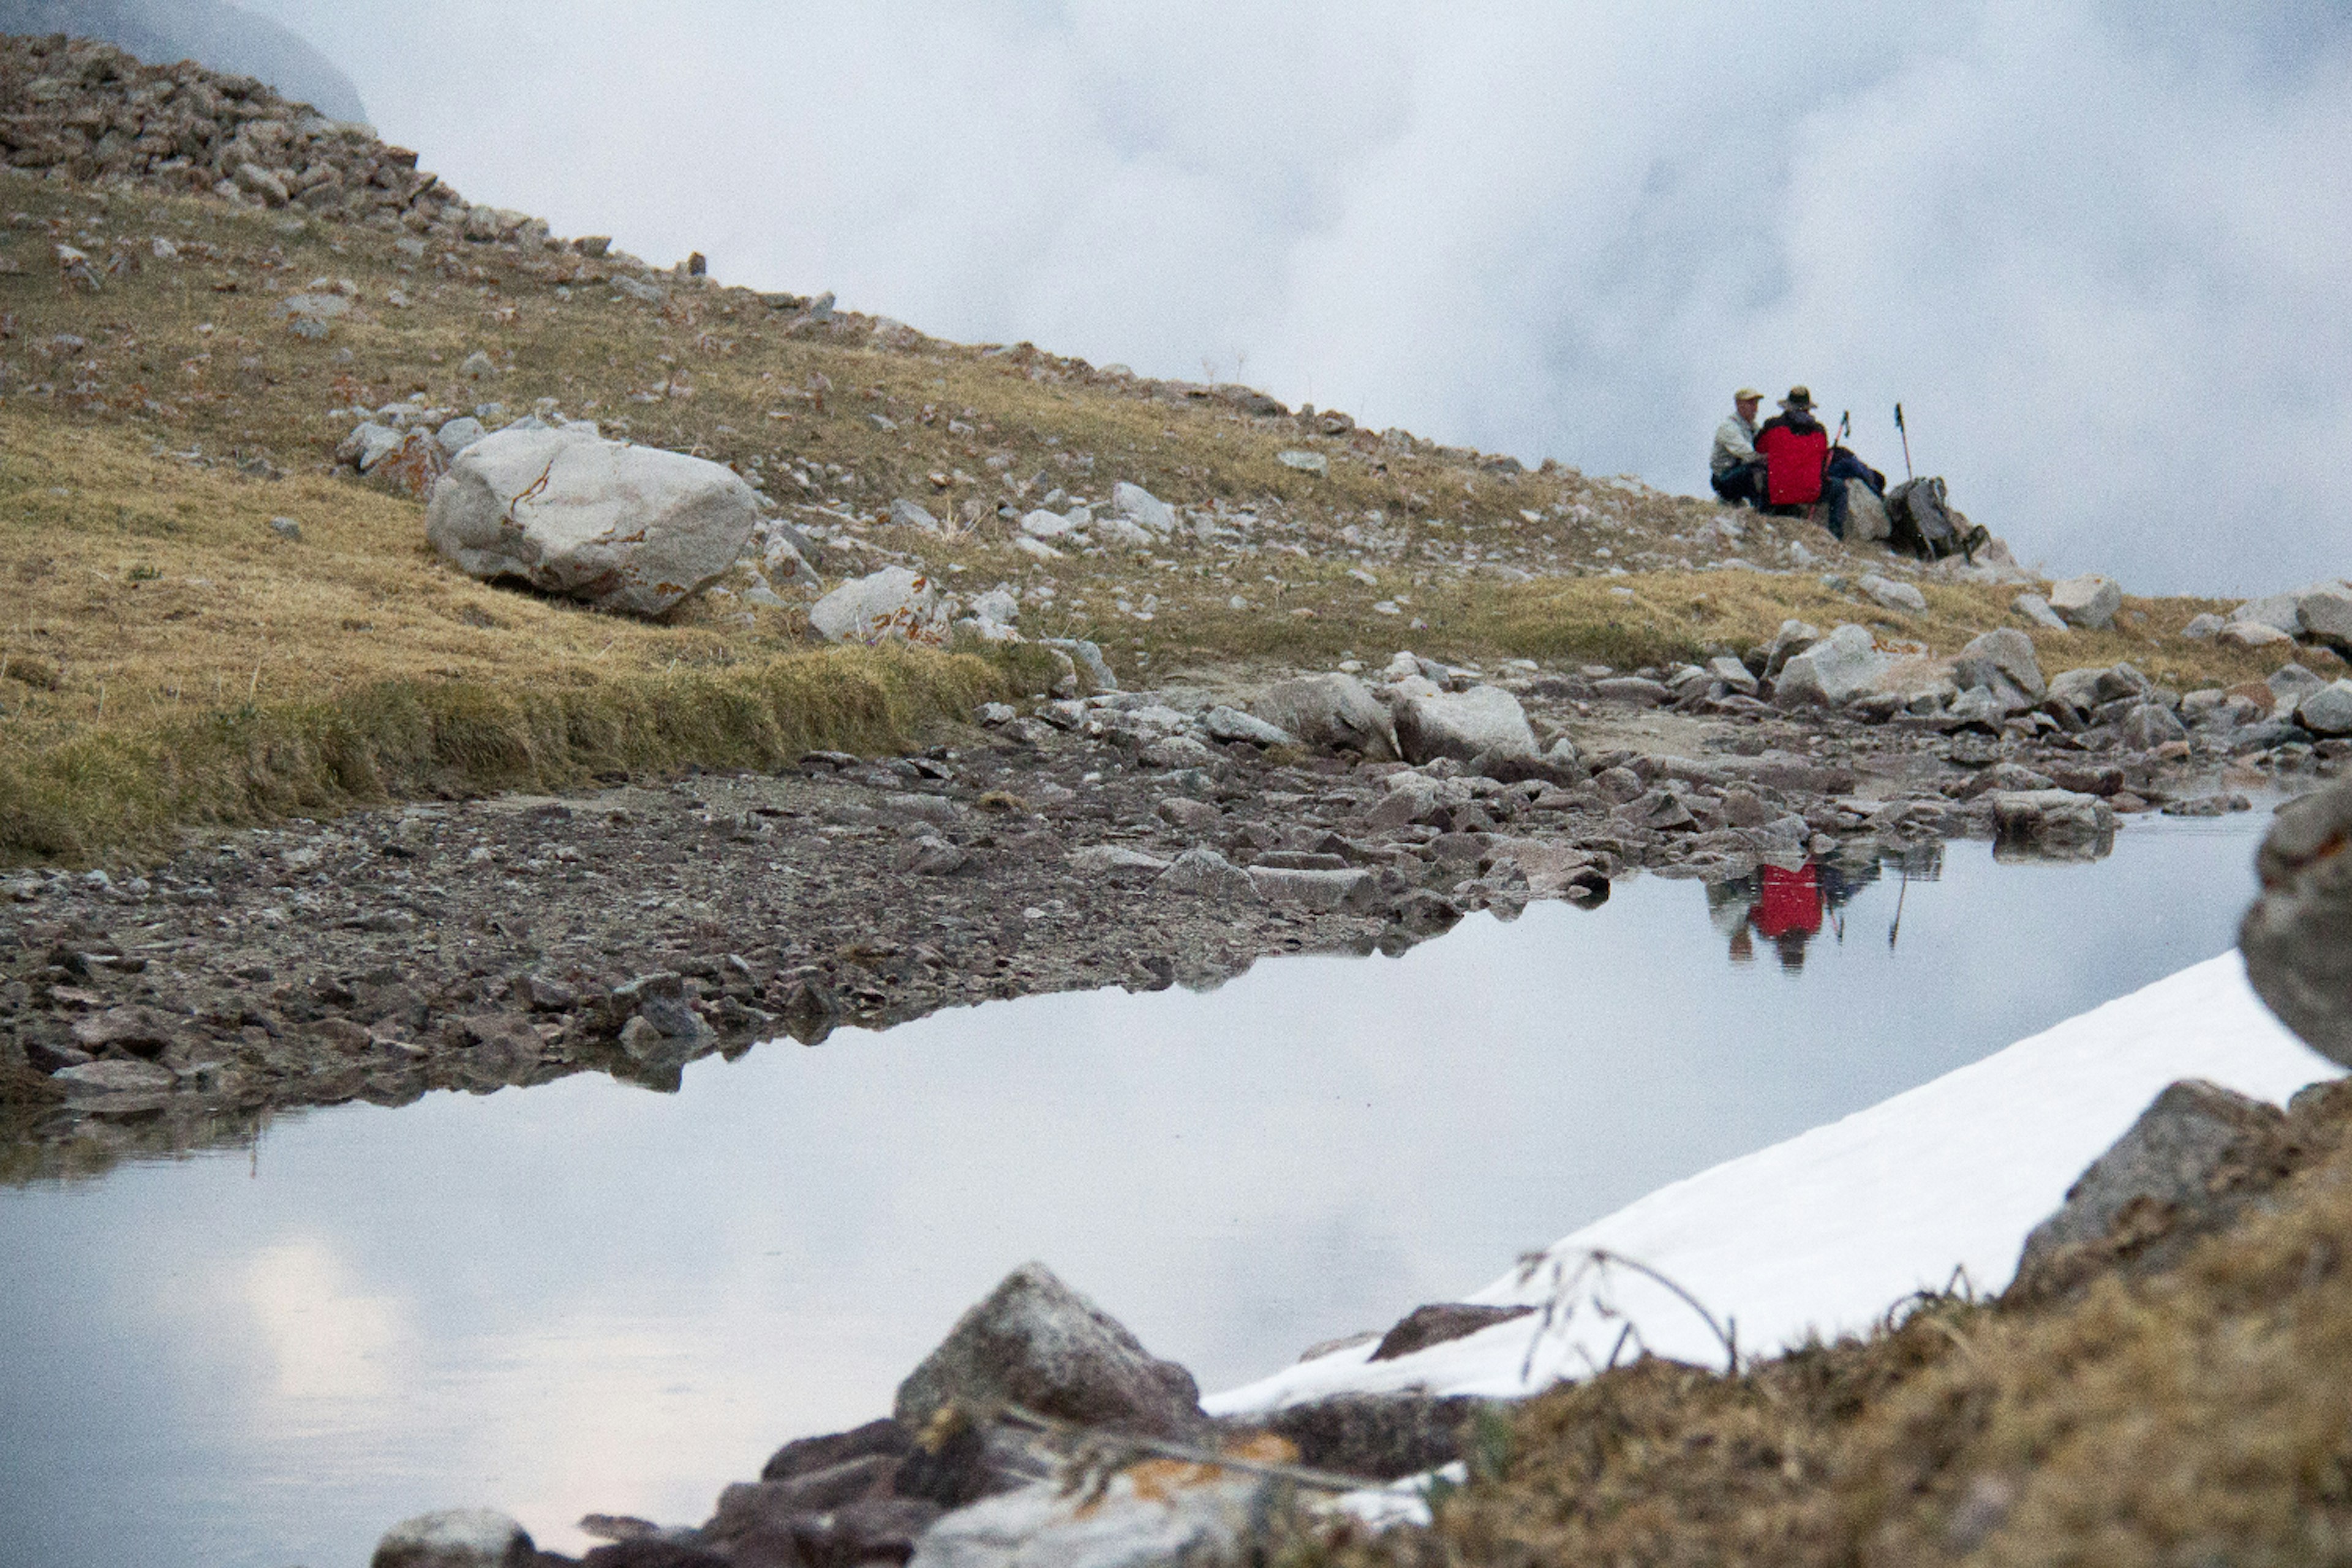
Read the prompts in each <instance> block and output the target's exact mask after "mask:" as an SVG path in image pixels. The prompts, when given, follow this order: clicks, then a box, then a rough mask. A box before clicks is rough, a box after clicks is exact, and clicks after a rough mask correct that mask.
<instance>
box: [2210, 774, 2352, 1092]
mask: <svg viewBox="0 0 2352 1568" xmlns="http://www.w3.org/2000/svg"><path fill="white" fill-rule="evenodd" d="M2347 849H2352V783H2337V784H2333V785H2330V786H2329V787H2328V788H2326V789H2325V790H2322V791H2320V792H2319V793H2317V794H2315V795H2305V796H2304V797H2303V798H2302V799H2301V800H2298V801H2295V802H2294V803H2292V804H2291V805H2285V806H2283V807H2281V808H2280V810H2279V814H2278V817H2277V820H2276V821H2275V822H2273V824H2272V826H2271V831H2270V836H2269V837H2267V838H2265V839H2264V840H2263V847H2262V853H2261V856H2260V857H2259V858H2258V859H2257V860H2256V862H2255V868H2256V869H2257V871H2258V872H2259V873H2260V875H2261V877H2262V884H2263V892H2262V896H2261V897H2260V898H2259V899H2257V900H2255V901H2254V905H2253V907H2252V909H2249V910H2247V911H2246V918H2245V920H2244V921H2243V922H2242V924H2241V925H2240V926H2239V928H2238V946H2239V948H2240V950H2241V951H2242V952H2243V953H2244V954H2245V958H2246V977H2247V979H2248V980H2249V981H2251V982H2252V984H2253V987H2254V990H2255V992H2256V993H2257V994H2259V995H2260V996H2261V997H2262V999H2263V1002H2264V1003H2265V1004H2266V1005H2268V1006H2269V1007H2270V1009H2271V1011H2273V1013H2276V1014H2277V1015H2278V1016H2279V1017H2280V1018H2281V1019H2283V1020H2284V1022H2285V1024H2286V1026H2287V1027H2289V1028H2291V1029H2293V1030H2294V1032H2295V1033H2296V1034H2297V1035H2299V1036H2301V1037H2303V1039H2304V1041H2305V1044H2307V1045H2309V1046H2310V1047H2312V1048H2313V1049H2314V1050H2316V1051H2320V1052H2322V1053H2324V1054H2325V1055H2326V1056H2327V1057H2329V1058H2332V1059H2334V1060H2336V1061H2337V1062H2340V1063H2342V1064H2344V1065H2345V1066H2347V1067H2352V852H2347Z"/></svg>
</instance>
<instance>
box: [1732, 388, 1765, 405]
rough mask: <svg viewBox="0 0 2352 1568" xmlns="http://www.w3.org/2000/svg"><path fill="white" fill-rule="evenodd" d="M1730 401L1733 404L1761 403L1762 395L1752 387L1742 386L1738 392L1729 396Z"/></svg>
mask: <svg viewBox="0 0 2352 1568" xmlns="http://www.w3.org/2000/svg"><path fill="white" fill-rule="evenodd" d="M1731 401H1732V402H1734V403H1761V402H1763V401H1764V395H1763V394H1762V393H1760V392H1759V391H1757V390H1756V389H1755V388H1754V387H1752V386H1743V387H1741V388H1740V389H1739V390H1738V391H1737V392H1735V393H1733V394H1732V395H1731Z"/></svg>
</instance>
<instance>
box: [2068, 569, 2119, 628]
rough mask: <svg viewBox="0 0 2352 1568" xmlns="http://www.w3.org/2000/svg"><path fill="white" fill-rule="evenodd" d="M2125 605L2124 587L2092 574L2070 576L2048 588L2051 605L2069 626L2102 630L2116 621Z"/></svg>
mask: <svg viewBox="0 0 2352 1568" xmlns="http://www.w3.org/2000/svg"><path fill="white" fill-rule="evenodd" d="M2123 606H2124V591H2123V590H2122V589H2121V588H2119V587H2117V586H2116V584H2114V583H2113V582H2111V581H2109V580H2108V579H2107V578H2105V577H2101V576H2097V575H2095V574H2091V575H2085V576H2081V577H2069V578H2067V579H2066V580H2065V581H2064V582H2063V583H2056V584H2052V585H2051V588H2050V608H2051V609H2052V610H2053V611H2054V612H2055V613H2056V615H2057V616H2058V618H2059V619H2060V620H2062V621H2063V622H2065V623H2066V624H2067V625H2068V626H2075V627H2079V628H2080V629H2082V630H2084V631H2091V632H2103V631H2105V630H2106V629H2107V628H2108V627H2109V626H2113V625H2114V624H2115V620H2116V611H2117V610H2120V609H2122V608H2123Z"/></svg>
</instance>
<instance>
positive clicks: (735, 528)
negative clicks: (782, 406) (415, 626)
mask: <svg viewBox="0 0 2352 1568" xmlns="http://www.w3.org/2000/svg"><path fill="white" fill-rule="evenodd" d="M757 521H759V499H758V497H757V496H755V495H754V494H753V493H752V491H751V486H750V485H748V484H745V483H744V482H743V481H742V480H741V479H739V478H737V477H736V475H735V474H734V473H733V472H732V471H731V470H730V469H728V468H722V467H720V466H719V464H717V463H709V462H705V461H703V460H702V459H701V458H689V457H687V456H686V455H685V454H684V453H681V452H665V451H661V450H658V449H657V448H655V447H635V446H630V445H627V444H625V443H623V442H619V441H607V440H605V439H604V438H603V437H599V436H597V435H595V434H594V433H593V431H590V430H586V429H583V428H579V427H575V426H566V427H564V428H562V429H555V430H516V429H509V430H501V431H499V433H498V434H497V435H495V436H485V437H482V438H481V439H480V440H478V441H476V442H475V443H474V444H473V445H471V446H469V447H467V448H466V450H465V451H463V452H462V453H460V454H458V456H457V460H456V461H455V462H454V463H452V464H451V465H450V468H449V471H448V473H447V474H446V476H444V477H443V478H442V479H441V481H440V483H439V484H438V485H437V486H436V487H435V489H434V491H433V501H432V505H431V507H430V508H429V509H428V510H427V511H426V513H425V537H426V538H427V539H429V540H430V541H431V542H432V544H433V548H434V549H436V550H437V551H439V552H441V554H442V556H443V558H444V559H446V560H447V561H449V562H450V563H453V564H455V565H456V566H457V568H458V570H460V571H462V572H464V573H466V574H467V575H469V576H473V577H478V578H481V579H482V580H484V581H486V582H495V581H499V580H501V579H518V580H520V581H521V582H524V583H528V584H530V586H532V587H534V588H537V589H539V590H540V591H541V592H542V593H548V594H558V595H563V596H564V597H567V598H572V599H579V600H582V601H583V602H585V603H587V604H590V605H595V606H596V607H597V608H599V609H605V610H617V611H621V612H624V613H626V614H629V615H634V616H658V615H660V614H661V613H663V612H664V611H666V610H668V609H670V608H671V607H673V606H674V605H677V604H678V603H679V602H680V601H681V600H683V599H686V598H688V596H690V595H694V594H698V593H699V592H701V591H702V590H703V589H704V588H706V587H709V585H710V584H712V583H715V582H717V581H718V580H719V577H720V576H721V575H722V574H724V573H726V571H727V570H728V569H729V568H730V566H732V565H733V564H734V563H735V560H736V558H737V557H738V556H740V554H741V553H742V552H743V546H744V543H745V542H746V541H748V540H749V539H750V538H751V528H752V525H753V524H754V523H755V522H757Z"/></svg>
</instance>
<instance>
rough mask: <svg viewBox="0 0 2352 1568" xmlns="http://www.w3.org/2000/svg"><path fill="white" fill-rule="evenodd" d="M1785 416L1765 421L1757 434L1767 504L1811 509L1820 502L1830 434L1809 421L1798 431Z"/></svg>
mask: <svg viewBox="0 0 2352 1568" xmlns="http://www.w3.org/2000/svg"><path fill="white" fill-rule="evenodd" d="M1788 417H1789V416H1787V415H1785V414H1783V415H1781V416H1780V418H1778V419H1769V420H1767V421H1765V424H1764V428H1763V429H1761V430H1759V431H1758V432H1757V433H1756V449H1757V450H1758V451H1759V452H1761V453H1762V454H1764V482H1765V488H1766V490H1767V494H1766V497H1765V500H1766V504H1768V505H1770V506H1811V504H1812V503H1813V502H1815V501H1817V500H1821V499H1822V469H1823V468H1826V467H1827V466H1828V464H1829V460H1830V433H1829V432H1828V431H1827V430H1825V429H1823V428H1822V426H1821V423H1820V422H1819V421H1818V420H1812V419H1808V420H1806V421H1805V425H1804V427H1803V428H1802V429H1798V428H1795V427H1792V426H1790V425H1789V424H1787V423H1786V421H1787V419H1788Z"/></svg>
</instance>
